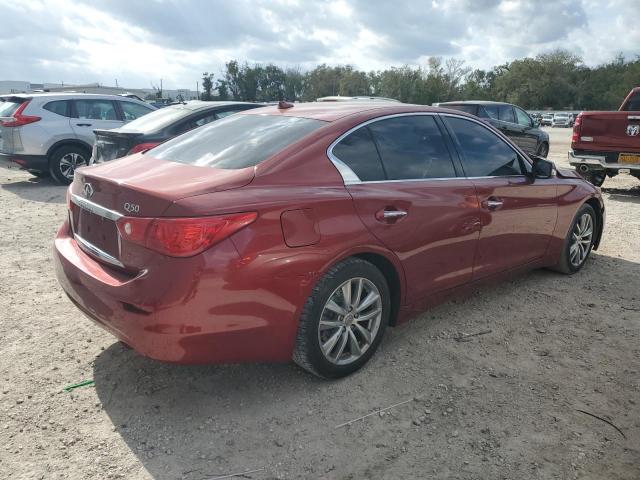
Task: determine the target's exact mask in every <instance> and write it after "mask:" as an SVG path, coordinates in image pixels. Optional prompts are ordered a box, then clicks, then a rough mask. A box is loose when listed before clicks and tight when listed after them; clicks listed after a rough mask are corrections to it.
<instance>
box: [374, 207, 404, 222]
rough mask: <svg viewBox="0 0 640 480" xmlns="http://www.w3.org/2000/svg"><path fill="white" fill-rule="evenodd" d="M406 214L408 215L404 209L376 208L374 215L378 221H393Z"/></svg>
mask: <svg viewBox="0 0 640 480" xmlns="http://www.w3.org/2000/svg"><path fill="white" fill-rule="evenodd" d="M407 215H408V214H407V212H405V211H404V210H397V209H391V208H384V209H382V210H378V211H377V212H376V215H375V217H376V220H378V221H379V222H383V223H394V222H396V221H398V220H400V219H402V218H404V217H406V216H407Z"/></svg>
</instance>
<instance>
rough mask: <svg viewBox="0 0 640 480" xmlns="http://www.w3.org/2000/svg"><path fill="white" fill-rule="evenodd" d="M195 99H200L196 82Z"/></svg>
mask: <svg viewBox="0 0 640 480" xmlns="http://www.w3.org/2000/svg"><path fill="white" fill-rule="evenodd" d="M196 100H200V89H199V88H198V82H196Z"/></svg>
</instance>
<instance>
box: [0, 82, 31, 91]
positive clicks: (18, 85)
mask: <svg viewBox="0 0 640 480" xmlns="http://www.w3.org/2000/svg"><path fill="white" fill-rule="evenodd" d="M29 90H31V84H30V83H29V82H21V81H18V80H0V94H6V93H22V92H28V91H29Z"/></svg>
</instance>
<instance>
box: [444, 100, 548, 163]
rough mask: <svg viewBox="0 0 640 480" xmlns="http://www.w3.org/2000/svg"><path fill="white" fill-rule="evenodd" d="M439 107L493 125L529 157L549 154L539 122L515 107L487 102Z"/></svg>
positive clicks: (455, 103) (546, 138) (457, 103)
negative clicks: (472, 116) (460, 112)
mask: <svg viewBox="0 0 640 480" xmlns="http://www.w3.org/2000/svg"><path fill="white" fill-rule="evenodd" d="M440 106H441V107H444V108H453V109H455V110H462V111H463V112H467V113H470V114H471V115H475V116H476V117H480V118H481V119H483V120H484V121H486V122H487V123H489V124H490V125H493V126H494V127H496V128H497V129H498V130H500V131H501V132H502V133H504V134H505V135H506V136H507V137H509V138H510V139H511V141H512V142H513V143H515V144H516V145H518V146H519V147H520V148H522V150H524V151H525V152H526V153H528V154H530V155H539V156H541V157H546V156H547V154H548V153H549V134H548V133H547V132H544V131H542V130H541V129H540V128H538V127H539V126H540V122H538V121H537V120H534V119H532V118H531V117H530V116H529V114H528V113H527V112H525V111H524V110H523V109H522V108H520V107H518V106H517V105H511V104H510V103H501V102H488V101H465V102H446V103H441V104H440Z"/></svg>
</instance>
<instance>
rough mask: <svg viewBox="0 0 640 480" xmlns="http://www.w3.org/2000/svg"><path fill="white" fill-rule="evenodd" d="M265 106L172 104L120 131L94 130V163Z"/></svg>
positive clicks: (199, 102) (119, 129)
mask: <svg viewBox="0 0 640 480" xmlns="http://www.w3.org/2000/svg"><path fill="white" fill-rule="evenodd" d="M262 106H263V105H259V104H255V103H245V102H202V101H198V100H194V101H190V102H184V103H178V104H174V105H170V106H168V107H165V108H162V109H160V110H156V111H155V112H152V113H150V114H148V115H145V116H144V117H141V118H139V119H137V120H134V121H132V122H129V123H127V124H126V125H124V126H122V127H121V128H115V129H112V130H102V129H99V130H94V131H93V132H94V133H95V135H96V140H95V143H94V145H93V154H92V155H91V160H92V162H93V163H101V162H106V161H109V160H115V159H116V158H120V157H124V156H125V155H131V154H133V153H138V152H141V151H144V150H149V149H150V148H153V147H155V146H156V145H159V144H161V143H162V142H164V141H166V140H169V139H170V138H173V137H175V136H177V135H180V134H182V133H184V132H187V131H189V130H192V129H194V128H197V127H201V126H202V125H206V124H207V123H210V122H213V121H214V120H219V119H220V118H224V117H226V116H227V115H231V114H233V113H237V112H241V111H242V110H249V109H250V108H257V107H262Z"/></svg>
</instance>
